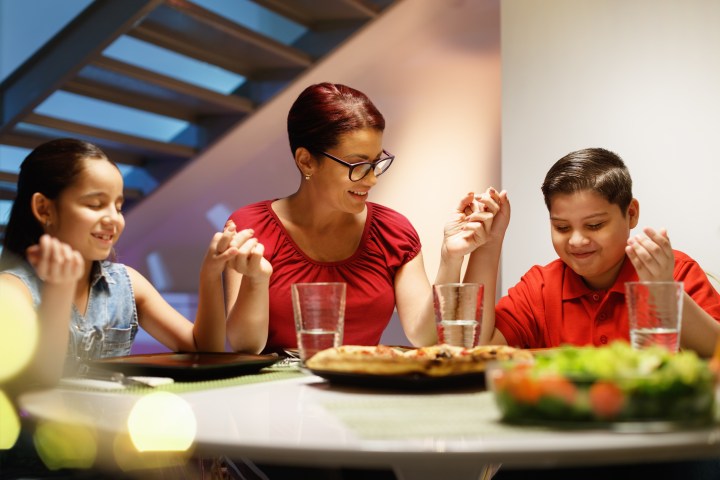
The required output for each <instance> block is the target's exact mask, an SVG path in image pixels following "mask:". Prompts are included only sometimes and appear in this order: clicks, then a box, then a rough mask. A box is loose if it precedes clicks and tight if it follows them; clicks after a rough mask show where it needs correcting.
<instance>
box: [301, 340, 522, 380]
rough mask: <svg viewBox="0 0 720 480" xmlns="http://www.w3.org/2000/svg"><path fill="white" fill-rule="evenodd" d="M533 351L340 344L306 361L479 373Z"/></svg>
mask: <svg viewBox="0 0 720 480" xmlns="http://www.w3.org/2000/svg"><path fill="white" fill-rule="evenodd" d="M532 358H533V356H532V354H531V353H530V352H529V351H527V350H520V349H517V348H513V347H508V346H505V345H482V346H478V347H474V348H463V347H455V346H452V345H446V344H441V345H432V346H429V347H422V348H416V349H404V348H398V347H390V346H387V345H377V346H359V345H343V346H341V347H336V348H329V349H327V350H322V351H320V352H318V353H316V354H315V355H313V356H312V357H311V358H310V359H309V360H307V362H306V366H307V367H308V368H309V369H311V370H319V371H331V372H346V373H360V374H373V375H411V374H419V375H426V376H431V377H440V376H447V375H458V374H464V373H481V372H484V371H485V368H486V366H487V364H488V362H491V361H495V360H527V361H530V360H532Z"/></svg>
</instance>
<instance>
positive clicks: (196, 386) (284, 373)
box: [62, 365, 307, 395]
mask: <svg viewBox="0 0 720 480" xmlns="http://www.w3.org/2000/svg"><path fill="white" fill-rule="evenodd" d="M305 375H307V374H306V373H303V372H302V371H300V369H299V368H298V367H297V366H295V365H272V366H270V367H266V368H263V369H262V370H260V371H259V372H258V373H253V374H248V375H241V376H239V377H230V378H221V379H217V380H204V381H198V382H174V383H170V384H167V385H159V386H157V387H143V386H126V387H125V388H113V389H110V388H101V387H93V386H81V385H73V386H63V387H62V388H71V389H74V390H86V391H96V392H113V393H114V392H118V393H130V394H134V395H137V394H143V393H150V392H158V391H164V392H172V393H187V392H196V391H201V390H210V389H213V388H225V387H235V386H238V385H250V384H254V383H264V382H272V381H275V380H286V379H290V378H298V377H303V376H305Z"/></svg>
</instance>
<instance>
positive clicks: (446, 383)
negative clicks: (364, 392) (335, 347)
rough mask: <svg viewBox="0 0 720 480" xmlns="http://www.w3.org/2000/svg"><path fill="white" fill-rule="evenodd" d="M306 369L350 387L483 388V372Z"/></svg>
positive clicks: (333, 382) (399, 388) (397, 388)
mask: <svg viewBox="0 0 720 480" xmlns="http://www.w3.org/2000/svg"><path fill="white" fill-rule="evenodd" d="M308 370H309V371H310V372H312V373H313V374H315V375H317V376H318V377H322V378H324V379H325V380H327V381H329V382H330V383H332V384H336V385H342V386H350V387H364V388H381V389H384V390H446V389H458V388H467V389H485V372H477V373H460V374H457V375H443V376H440V377H431V376H428V375H421V374H418V373H415V374H409V375H379V374H370V373H367V374H365V373H349V372H333V371H329V370H316V369H312V368H310V369H308Z"/></svg>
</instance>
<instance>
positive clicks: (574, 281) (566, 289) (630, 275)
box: [562, 255, 638, 300]
mask: <svg viewBox="0 0 720 480" xmlns="http://www.w3.org/2000/svg"><path fill="white" fill-rule="evenodd" d="M637 280H638V276H637V272H636V271H635V267H634V266H633V264H632V262H631V261H630V259H629V258H628V256H627V255H625V259H624V260H623V264H622V267H620V272H619V273H618V276H617V278H616V279H615V283H614V284H613V285H612V286H611V287H610V288H609V289H608V293H610V292H616V293H620V294H622V295H625V282H636V281H637ZM591 293H594V290H593V289H591V288H590V287H588V286H587V285H586V284H585V282H584V281H583V279H582V277H581V276H580V275H578V274H577V273H575V271H574V270H573V269H572V268H570V267H568V266H567V265H565V272H564V274H563V292H562V298H563V300H572V299H574V298H580V297H583V296H585V295H588V294H591Z"/></svg>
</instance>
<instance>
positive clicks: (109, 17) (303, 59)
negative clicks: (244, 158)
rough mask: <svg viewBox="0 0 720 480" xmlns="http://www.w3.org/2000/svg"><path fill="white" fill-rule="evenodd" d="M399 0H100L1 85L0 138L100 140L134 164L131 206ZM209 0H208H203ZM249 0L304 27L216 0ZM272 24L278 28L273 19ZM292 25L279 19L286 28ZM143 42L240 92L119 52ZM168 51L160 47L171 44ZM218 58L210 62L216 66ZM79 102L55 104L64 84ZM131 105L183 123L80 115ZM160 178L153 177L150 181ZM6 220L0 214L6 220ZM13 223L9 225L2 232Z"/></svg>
mask: <svg viewBox="0 0 720 480" xmlns="http://www.w3.org/2000/svg"><path fill="white" fill-rule="evenodd" d="M394 1H398V0H232V1H220V2H218V1H216V0H215V1H212V2H211V1H208V0H205V1H204V2H203V1H201V0H195V2H191V1H188V0H120V1H118V0H95V1H94V2H92V3H91V4H90V5H89V6H88V7H87V8H86V9H85V10H83V11H82V12H81V13H80V14H79V15H78V16H77V17H76V18H75V19H74V20H73V21H72V22H70V23H69V24H68V25H67V26H66V27H65V28H64V29H63V30H61V31H60V32H59V33H58V34H57V35H56V36H55V37H54V38H52V39H51V40H50V41H49V42H48V43H47V44H45V45H44V46H43V47H42V48H41V49H40V50H39V51H37V52H36V53H35V54H34V55H33V56H32V57H30V58H29V59H28V60H27V61H26V62H25V63H24V64H23V65H22V66H20V67H19V68H18V69H17V70H16V71H15V72H13V73H12V74H11V75H10V76H9V77H8V78H7V79H5V80H4V81H3V83H2V84H0V99H1V100H2V111H1V112H0V113H1V117H0V145H7V146H13V147H20V148H24V149H32V148H34V147H35V146H37V145H39V144H40V143H42V142H45V141H47V140H50V139H53V138H58V137H75V138H80V139H84V140H87V141H89V142H91V143H94V144H96V145H98V146H100V147H101V148H102V149H103V150H104V151H105V152H106V153H107V154H108V156H109V157H110V158H111V159H113V160H114V161H115V162H117V163H118V164H120V166H121V167H124V168H121V169H123V171H124V172H127V171H132V172H133V174H131V175H125V187H126V188H125V198H126V206H125V208H126V209H128V208H132V207H133V206H135V205H137V204H138V203H139V202H141V201H142V199H143V198H145V197H146V196H147V195H148V194H149V193H151V192H152V190H153V189H154V188H157V186H158V185H159V184H161V183H162V182H163V181H165V180H167V179H168V178H169V177H170V176H171V175H173V174H174V173H175V172H177V171H178V170H179V169H181V168H182V167H183V166H184V165H186V164H187V162H189V161H191V160H192V159H193V157H194V156H196V155H197V154H198V153H200V152H201V151H203V150H204V149H206V148H208V147H209V146H210V145H212V144H213V142H214V141H216V140H217V139H218V138H220V137H221V136H222V135H223V134H224V133H225V132H227V131H228V130H229V129H231V128H233V127H235V126H237V125H238V124H239V123H240V122H243V121H245V120H247V119H248V118H250V117H251V116H252V115H253V113H254V112H255V111H257V110H258V109H259V108H260V107H261V106H262V105H263V103H265V102H266V101H268V100H269V99H270V98H272V97H273V96H274V95H275V94H276V93H277V92H279V91H280V90H282V89H283V88H284V87H285V86H287V85H288V84H290V83H291V82H293V80H294V79H295V78H297V77H298V76H299V75H300V74H301V73H303V72H304V71H305V70H306V69H308V68H312V66H313V65H314V64H315V63H316V62H318V60H319V59H321V58H322V57H323V56H324V55H326V54H327V53H328V52H330V51H331V50H333V49H334V48H335V47H337V46H338V45H339V44H340V43H342V42H343V41H344V40H346V39H347V38H349V37H350V36H351V35H352V34H353V33H355V32H356V31H358V30H359V29H361V28H362V27H363V26H364V25H366V24H367V23H368V22H371V21H372V20H374V19H375V18H377V17H378V15H380V14H381V13H382V12H383V10H385V9H386V8H387V7H388V6H389V5H390V4H392V3H393V2H394ZM203 3H204V4H205V6H203V5H202V4H203ZM240 4H244V5H245V6H247V7H251V8H253V9H254V10H255V11H256V12H259V13H258V14H263V15H265V16H271V17H272V18H275V19H276V25H287V26H288V27H287V28H288V29H289V28H292V29H293V31H295V32H296V34H295V36H294V37H293V38H292V39H291V40H290V41H287V40H286V41H281V40H279V39H278V38H277V35H274V34H273V33H272V32H268V31H263V29H260V28H252V26H248V25H247V24H246V23H247V22H243V21H242V19H237V18H236V19H233V18H232V16H231V15H230V14H225V13H224V12H222V11H218V10H215V9H214V10H211V9H210V8H211V7H213V8H215V7H217V8H220V7H223V6H226V7H227V6H230V5H232V6H235V7H237V6H238V5H240ZM266 30H267V29H266ZM283 30H286V29H284V28H283V27H280V28H278V27H277V26H276V27H275V32H276V33H278V32H279V33H282V31H283ZM119 42H125V43H128V42H130V43H132V42H136V43H139V44H142V45H146V46H149V47H151V48H150V50H152V48H155V49H161V51H164V52H169V54H174V55H179V56H181V57H182V58H184V59H186V60H188V61H190V60H191V61H194V62H197V63H198V64H199V65H202V66H204V68H205V71H206V72H207V71H211V72H220V73H222V74H223V75H225V76H226V77H229V78H231V79H235V82H234V83H233V82H230V89H229V91H223V90H222V89H218V88H212V87H209V86H205V85H203V77H204V76H205V74H202V73H200V74H197V76H196V78H187V77H185V78H182V77H180V76H178V75H177V74H176V73H177V72H174V71H163V70H162V69H158V68H153V60H152V59H150V62H149V63H147V62H146V64H145V65H143V64H141V63H138V62H133V61H132V59H131V58H126V59H122V58H119V56H118V55H115V54H113V51H114V49H115V47H116V46H117V45H118V44H119ZM159 51H160V50H159ZM208 69H210V70H208ZM58 94H62V95H65V97H66V99H67V98H69V99H70V102H71V103H70V107H65V108H62V109H56V110H55V111H52V112H50V113H49V112H48V110H49V108H48V107H47V106H46V103H47V101H48V99H49V98H51V97H52V96H54V95H58ZM87 101H96V102H102V103H103V104H110V105H115V106H122V107H126V108H127V109H129V111H132V112H135V113H143V114H148V115H151V116H153V117H156V118H160V119H164V120H166V121H169V122H174V123H173V124H174V125H179V128H177V131H176V132H175V133H173V135H172V137H170V138H169V139H161V138H157V137H155V138H154V136H153V132H151V131H148V132H147V134H144V133H128V132H127V131H123V130H120V129H117V128H114V127H113V126H111V123H112V122H108V124H107V125H104V124H103V120H111V118H110V117H112V116H113V115H106V117H107V118H106V119H103V118H93V119H92V122H87V121H85V120H84V119H82V118H81V119H78V118H73V115H72V113H73V112H72V111H73V110H74V109H73V108H72V105H73V103H72V102H75V104H77V105H80V104H81V103H83V102H87ZM148 179H150V181H148ZM16 183H17V172H7V171H0V200H12V199H13V198H14V195H15V188H16ZM5 220H6V219H0V222H4V221H5ZM3 232H4V224H0V235H2V234H3Z"/></svg>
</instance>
